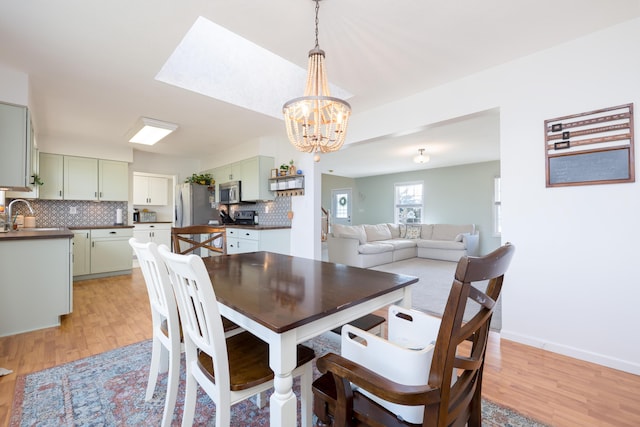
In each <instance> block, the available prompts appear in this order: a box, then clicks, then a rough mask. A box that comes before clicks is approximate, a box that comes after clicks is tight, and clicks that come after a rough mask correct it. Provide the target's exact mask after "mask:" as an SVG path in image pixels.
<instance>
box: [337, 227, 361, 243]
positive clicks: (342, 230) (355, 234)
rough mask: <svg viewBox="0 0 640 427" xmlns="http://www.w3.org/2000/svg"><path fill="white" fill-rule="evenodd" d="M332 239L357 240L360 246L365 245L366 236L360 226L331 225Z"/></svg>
mask: <svg viewBox="0 0 640 427" xmlns="http://www.w3.org/2000/svg"><path fill="white" fill-rule="evenodd" d="M331 231H332V233H333V236H334V237H348V238H351V239H358V241H359V242H360V244H361V245H364V244H365V243H367V234H366V233H365V232H364V227H363V226H362V225H342V224H333V226H332V229H331Z"/></svg>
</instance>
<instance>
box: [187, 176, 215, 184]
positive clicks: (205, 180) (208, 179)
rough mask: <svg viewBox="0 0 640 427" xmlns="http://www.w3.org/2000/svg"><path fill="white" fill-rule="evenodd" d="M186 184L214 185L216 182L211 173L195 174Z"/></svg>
mask: <svg viewBox="0 0 640 427" xmlns="http://www.w3.org/2000/svg"><path fill="white" fill-rule="evenodd" d="M184 182H190V183H192V184H200V185H213V184H215V183H216V181H215V180H214V179H213V175H211V174H210V173H203V174H199V175H198V174H196V173H194V174H193V175H191V176H190V177H188V178H187V179H186V180H185V181H184Z"/></svg>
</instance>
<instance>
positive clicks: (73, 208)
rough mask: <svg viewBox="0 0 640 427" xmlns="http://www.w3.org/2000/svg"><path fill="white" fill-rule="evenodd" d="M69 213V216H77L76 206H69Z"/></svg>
mask: <svg viewBox="0 0 640 427" xmlns="http://www.w3.org/2000/svg"><path fill="white" fill-rule="evenodd" d="M69 213H70V214H71V215H75V214H77V213H78V208H77V207H76V206H71V207H70V208H69Z"/></svg>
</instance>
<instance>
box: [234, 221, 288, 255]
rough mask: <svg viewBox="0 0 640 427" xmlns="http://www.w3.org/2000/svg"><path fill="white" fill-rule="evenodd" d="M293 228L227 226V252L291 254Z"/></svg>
mask: <svg viewBox="0 0 640 427" xmlns="http://www.w3.org/2000/svg"><path fill="white" fill-rule="evenodd" d="M290 236H291V230H290V229H288V228H276V229H264V230H255V229H251V228H232V227H230V228H227V230H226V238H227V254H229V255H231V254H240V253H245V252H257V251H267V252H275V253H280V254H285V255H290V248H291V244H290Z"/></svg>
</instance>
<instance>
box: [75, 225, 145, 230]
mask: <svg viewBox="0 0 640 427" xmlns="http://www.w3.org/2000/svg"><path fill="white" fill-rule="evenodd" d="M67 228H68V229H69V230H102V229H105V228H133V225H74V226H73V227H67Z"/></svg>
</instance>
